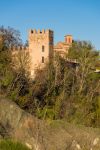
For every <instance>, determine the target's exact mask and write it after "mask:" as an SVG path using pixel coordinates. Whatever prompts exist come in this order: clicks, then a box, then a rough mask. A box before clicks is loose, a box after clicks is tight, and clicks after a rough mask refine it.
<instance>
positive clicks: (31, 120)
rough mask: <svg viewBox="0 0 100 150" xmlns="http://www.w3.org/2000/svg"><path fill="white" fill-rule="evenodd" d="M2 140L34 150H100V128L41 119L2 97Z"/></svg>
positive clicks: (0, 123) (0, 114)
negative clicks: (16, 141) (18, 143)
mask: <svg viewBox="0 0 100 150" xmlns="http://www.w3.org/2000/svg"><path fill="white" fill-rule="evenodd" d="M0 138H1V139H2V138H13V139H16V140H18V141H20V142H22V143H24V144H25V145H27V146H28V147H29V148H30V149H33V150H100V130H99V129H93V128H86V127H83V126H75V125H72V124H69V123H67V122H66V121H52V122H50V121H49V122H46V121H42V120H38V119H37V118H35V117H34V116H32V115H30V114H28V113H26V112H25V111H23V110H21V109H20V108H19V107H18V106H17V105H16V104H15V103H14V102H12V101H10V100H8V99H6V98H2V97H1V98H0Z"/></svg>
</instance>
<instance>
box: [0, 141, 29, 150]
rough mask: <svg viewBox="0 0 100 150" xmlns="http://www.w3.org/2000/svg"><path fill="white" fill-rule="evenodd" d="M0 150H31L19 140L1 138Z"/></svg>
mask: <svg viewBox="0 0 100 150" xmlns="http://www.w3.org/2000/svg"><path fill="white" fill-rule="evenodd" d="M0 150H29V149H28V148H27V147H26V146H24V145H23V144H21V143H19V142H14V141H11V140H1V141H0Z"/></svg>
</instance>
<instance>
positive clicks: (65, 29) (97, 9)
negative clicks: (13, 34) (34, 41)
mask: <svg viewBox="0 0 100 150" xmlns="http://www.w3.org/2000/svg"><path fill="white" fill-rule="evenodd" d="M0 25H4V26H5V27H7V26H11V27H13V28H15V29H18V30H19V31H20V32H21V36H22V39H23V41H25V40H26V39H27V33H28V29H30V28H33V29H34V28H36V29H49V28H50V29H52V30H54V35H55V43H56V42H57V41H62V40H63V39H64V35H66V34H72V35H73V37H74V39H75V40H87V41H91V42H92V43H93V45H94V46H95V47H96V48H97V49H100V0H0Z"/></svg>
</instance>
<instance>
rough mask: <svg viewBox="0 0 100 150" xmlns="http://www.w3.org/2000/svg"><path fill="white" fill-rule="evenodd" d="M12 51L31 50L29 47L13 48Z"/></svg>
mask: <svg viewBox="0 0 100 150" xmlns="http://www.w3.org/2000/svg"><path fill="white" fill-rule="evenodd" d="M10 49H11V50H12V51H20V50H29V47H27V46H11V47H10Z"/></svg>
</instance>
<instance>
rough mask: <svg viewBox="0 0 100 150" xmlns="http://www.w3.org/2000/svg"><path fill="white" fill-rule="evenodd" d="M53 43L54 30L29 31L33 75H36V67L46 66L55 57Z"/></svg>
mask: <svg viewBox="0 0 100 150" xmlns="http://www.w3.org/2000/svg"><path fill="white" fill-rule="evenodd" d="M53 45H54V43H53V31H51V30H42V31H40V30H38V31H36V30H30V31H29V54H30V59H31V75H32V76H33V75H34V71H35V68H37V67H42V66H44V64H45V63H46V62H47V61H48V60H50V58H52V57H53V51H54V49H53Z"/></svg>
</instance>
